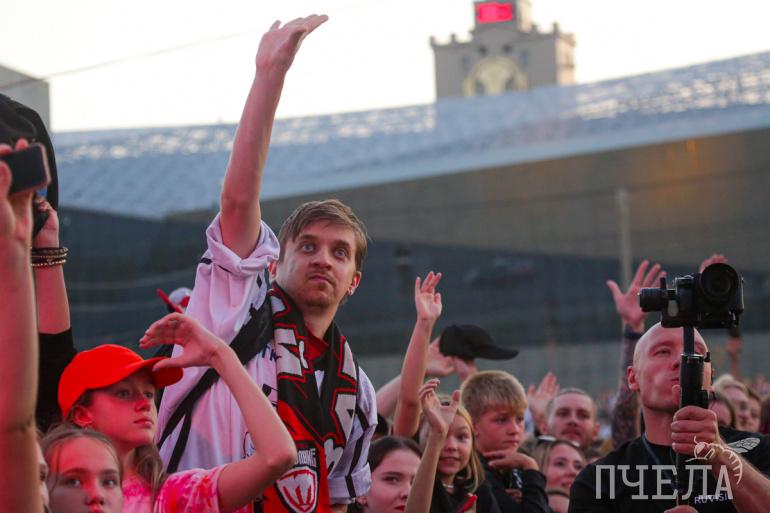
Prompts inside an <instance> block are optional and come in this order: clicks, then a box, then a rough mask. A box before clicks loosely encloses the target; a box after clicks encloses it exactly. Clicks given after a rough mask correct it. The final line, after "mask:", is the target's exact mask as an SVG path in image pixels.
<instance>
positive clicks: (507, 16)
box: [476, 2, 513, 23]
mask: <svg viewBox="0 0 770 513" xmlns="http://www.w3.org/2000/svg"><path fill="white" fill-rule="evenodd" d="M501 21H513V4H512V3H510V2H479V3H477V4H476V23H500V22H501Z"/></svg>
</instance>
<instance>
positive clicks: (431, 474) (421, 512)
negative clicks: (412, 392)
mask: <svg viewBox="0 0 770 513" xmlns="http://www.w3.org/2000/svg"><path fill="white" fill-rule="evenodd" d="M437 386H438V380H437V379H432V380H430V381H428V382H427V383H425V385H423V387H422V388H421V389H420V391H419V396H420V402H421V403H422V408H423V410H425V418H426V419H427V422H428V425H429V427H430V431H429V433H428V440H427V442H426V444H425V450H424V451H423V453H422V458H421V459H420V465H419V466H418V467H417V474H415V476H414V483H412V489H411V490H410V491H409V498H408V499H407V500H406V509H405V511H404V513H426V512H427V511H429V510H430V503H431V499H432V497H433V484H434V482H435V481H436V467H437V466H438V460H439V456H440V455H441V449H443V447H444V441H445V440H446V436H447V433H448V432H449V426H451V425H452V421H453V420H454V417H455V414H456V413H457V407H458V405H459V404H460V391H459V390H455V392H454V393H453V394H452V403H451V404H450V405H449V406H447V407H442V406H441V403H440V402H439V400H438V397H436V387H437Z"/></svg>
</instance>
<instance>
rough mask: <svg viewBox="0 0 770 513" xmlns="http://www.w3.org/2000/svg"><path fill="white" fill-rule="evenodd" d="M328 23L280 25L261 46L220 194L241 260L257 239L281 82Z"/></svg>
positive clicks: (224, 223)
mask: <svg viewBox="0 0 770 513" xmlns="http://www.w3.org/2000/svg"><path fill="white" fill-rule="evenodd" d="M327 19H328V18H327V17H326V16H316V15H312V16H308V17H306V18H297V19H296V20H293V21H290V22H289V23H286V24H285V25H283V26H281V25H280V22H278V21H276V22H275V23H273V26H272V27H270V30H268V31H267V32H266V33H265V35H263V36H262V40H261V41H260V43H259V50H258V51H257V58H256V72H255V75H254V81H253V82H252V84H251V89H250V90H249V95H248V97H247V98H246V104H245V106H244V107H243V114H242V115H241V120H240V123H239V124H238V130H237V131H236V133H235V140H234V142H233V151H232V154H231V155H230V162H229V163H228V166H227V173H226V175H225V181H224V186H223V188H222V195H221V208H220V211H221V217H220V223H221V227H222V238H223V240H224V243H225V245H227V247H229V248H230V249H231V250H232V251H233V252H234V253H236V254H237V255H238V256H240V257H241V258H245V257H247V256H248V255H249V254H250V253H251V252H252V251H253V249H254V247H255V246H256V244H257V241H258V240H259V232H260V226H261V225H260V221H261V213H260V208H259V196H260V192H261V189H262V172H263V170H264V167H265V161H266V160H267V151H268V146H269V145H270V134H271V133H272V130H273V120H274V119H275V111H276V109H277V108H278V101H279V99H280V98H281V91H282V89H283V81H284V79H285V78H286V73H287V72H288V71H289V68H290V67H291V64H292V62H293V61H294V56H295V55H296V54H297V50H299V47H300V44H301V43H302V40H303V39H304V38H305V37H306V36H307V35H308V34H309V33H310V32H312V31H313V30H315V29H316V28H317V27H318V26H319V25H321V24H322V23H323V22H325V21H326V20H327Z"/></svg>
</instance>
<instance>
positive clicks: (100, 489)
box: [40, 424, 123, 513]
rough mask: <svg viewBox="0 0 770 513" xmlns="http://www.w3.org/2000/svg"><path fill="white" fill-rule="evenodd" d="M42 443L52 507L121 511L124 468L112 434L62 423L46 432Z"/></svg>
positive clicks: (65, 511) (73, 511)
mask: <svg viewBox="0 0 770 513" xmlns="http://www.w3.org/2000/svg"><path fill="white" fill-rule="evenodd" d="M40 445H41V449H42V451H43V455H44V456H45V459H46V462H47V463H48V476H47V479H46V484H47V486H48V494H49V497H50V506H51V510H52V511H55V512H56V513H79V512H81V511H84V510H86V509H88V510H92V511H101V512H102V513H120V511H121V508H122V507H123V493H122V492H121V489H120V485H121V481H122V472H121V466H120V460H118V454H117V452H115V448H114V447H113V446H112V443H111V442H110V440H109V438H107V437H106V436H104V435H103V434H101V433H99V432H97V431H93V430H91V429H80V428H77V427H75V426H72V425H69V424H62V425H60V426H58V427H56V428H54V429H52V430H51V431H50V432H49V433H48V434H46V435H45V436H44V437H43V439H42V440H41V441H40Z"/></svg>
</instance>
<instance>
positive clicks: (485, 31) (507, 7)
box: [430, 0, 575, 98]
mask: <svg viewBox="0 0 770 513" xmlns="http://www.w3.org/2000/svg"><path fill="white" fill-rule="evenodd" d="M473 7H474V27H473V29H472V30H471V38H470V40H467V41H460V40H459V39H458V38H457V36H456V35H455V34H452V35H451V37H450V40H449V42H447V43H440V42H438V40H437V39H436V38H434V37H431V39H430V44H431V47H432V48H433V52H434V57H435V65H436V97H437V98H444V97H448V96H450V97H451V96H476V95H485V94H502V93H505V92H509V91H522V90H526V89H530V88H533V87H539V86H544V85H551V84H559V85H568V84H572V83H574V81H575V61H574V49H575V37H574V36H573V35H572V34H567V33H564V32H562V31H561V29H560V28H559V25H558V24H554V25H553V27H552V29H551V31H550V32H544V31H541V30H540V29H539V28H538V27H537V25H535V24H533V23H532V19H531V7H530V2H529V0H506V1H486V0H477V1H476V2H474V4H473Z"/></svg>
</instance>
